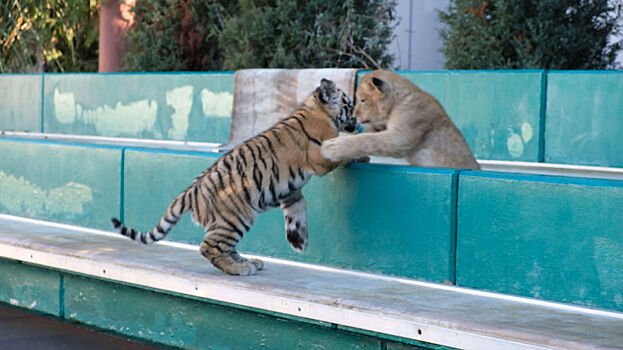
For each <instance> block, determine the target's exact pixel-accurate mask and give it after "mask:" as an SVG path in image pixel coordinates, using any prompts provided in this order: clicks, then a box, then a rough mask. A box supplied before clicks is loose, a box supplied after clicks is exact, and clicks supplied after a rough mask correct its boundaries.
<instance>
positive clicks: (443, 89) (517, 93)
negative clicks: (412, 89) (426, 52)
mask: <svg viewBox="0 0 623 350" xmlns="http://www.w3.org/2000/svg"><path fill="white" fill-rule="evenodd" d="M398 73H399V74H400V75H402V76H403V77H405V78H407V79H409V80H410V81H411V82H413V83H414V84H416V85H418V86H419V87H420V88H421V89H423V90H425V91H427V92H429V93H430V94H431V95H433V96H435V97H436V98H437V99H438V100H439V102H440V103H441V104H442V105H443V106H444V108H445V109H446V112H447V113H448V115H449V116H450V118H451V119H452V121H454V123H455V124H456V126H457V127H458V128H459V129H460V130H461V132H462V133H463V136H465V139H466V140H467V143H468V145H469V146H470V148H471V149H472V152H473V153H474V155H475V156H476V157H477V158H479V159H488V160H518V161H528V162H537V161H540V160H541V159H542V142H541V140H542V131H543V126H542V117H541V116H542V114H543V111H544V108H545V106H544V103H543V94H544V89H545V73H544V72H543V71H521V70H520V71H443V72H406V71H405V72H398Z"/></svg>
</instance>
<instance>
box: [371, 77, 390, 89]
mask: <svg viewBox="0 0 623 350" xmlns="http://www.w3.org/2000/svg"><path fill="white" fill-rule="evenodd" d="M372 86H373V87H374V88H376V89H377V90H379V91H380V92H386V90H387V87H388V86H387V83H386V82H385V81H383V80H381V79H379V78H377V77H373V78H372Z"/></svg>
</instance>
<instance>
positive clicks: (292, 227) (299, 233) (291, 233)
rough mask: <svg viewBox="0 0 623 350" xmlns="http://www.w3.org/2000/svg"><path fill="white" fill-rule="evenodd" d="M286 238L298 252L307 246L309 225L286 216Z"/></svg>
mask: <svg viewBox="0 0 623 350" xmlns="http://www.w3.org/2000/svg"><path fill="white" fill-rule="evenodd" d="M286 239H287V240H288V242H289V243H290V246H291V247H292V248H293V249H294V250H296V251H297V252H299V253H300V252H303V251H305V248H307V225H306V224H305V223H302V222H300V221H299V220H296V219H293V218H292V217H291V216H286Z"/></svg>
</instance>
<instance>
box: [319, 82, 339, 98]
mask: <svg viewBox="0 0 623 350" xmlns="http://www.w3.org/2000/svg"><path fill="white" fill-rule="evenodd" d="M317 90H318V97H319V98H320V102H322V103H335V102H336V97H337V86H336V85H335V83H334V82H333V81H331V80H329V79H324V78H323V79H322V80H321V81H320V86H319V87H318V89H317Z"/></svg>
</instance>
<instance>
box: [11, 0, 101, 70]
mask: <svg viewBox="0 0 623 350" xmlns="http://www.w3.org/2000/svg"><path fill="white" fill-rule="evenodd" d="M98 8H99V7H98V1H97V0H48V1H40V0H19V1H18V0H0V72H33V71H50V72H78V71H95V70H97V59H98V57H97V56H98V52H97V48H98V35H99V34H98V23H99V10H98Z"/></svg>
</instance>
